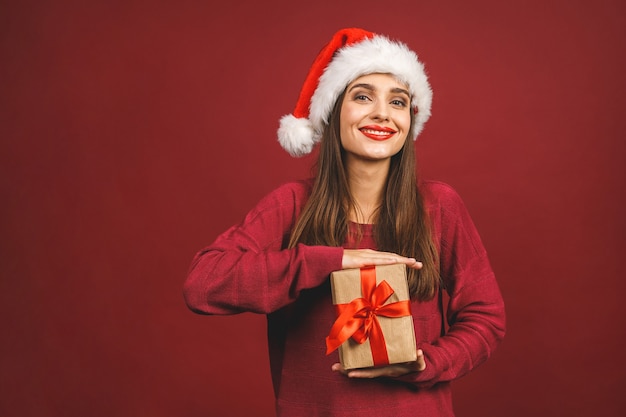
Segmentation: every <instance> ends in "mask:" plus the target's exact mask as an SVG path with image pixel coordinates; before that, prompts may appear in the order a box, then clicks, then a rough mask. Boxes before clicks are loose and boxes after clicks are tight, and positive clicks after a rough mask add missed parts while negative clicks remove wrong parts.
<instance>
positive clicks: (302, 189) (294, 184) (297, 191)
mask: <svg viewBox="0 0 626 417" xmlns="http://www.w3.org/2000/svg"><path fill="white" fill-rule="evenodd" d="M312 187H313V180H310V179H306V180H295V181H289V182H285V183H283V184H281V185H279V186H278V187H276V188H275V189H274V190H273V191H271V192H270V193H269V194H268V195H267V196H266V197H272V198H273V199H278V200H281V201H282V200H284V199H287V200H289V199H294V200H300V199H302V198H305V199H306V198H308V196H309V195H310V194H311V189H312Z"/></svg>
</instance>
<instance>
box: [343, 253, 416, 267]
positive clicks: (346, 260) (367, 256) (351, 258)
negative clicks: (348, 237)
mask: <svg viewBox="0 0 626 417" xmlns="http://www.w3.org/2000/svg"><path fill="white" fill-rule="evenodd" d="M391 264H405V265H406V266H408V267H410V268H414V269H420V268H421V267H422V263H421V262H418V261H417V260H416V259H415V258H407V257H404V256H401V255H398V254H396V253H391V252H379V251H376V250H371V249H344V250H343V259H342V260H341V268H342V269H350V268H363V267H364V266H371V265H391Z"/></svg>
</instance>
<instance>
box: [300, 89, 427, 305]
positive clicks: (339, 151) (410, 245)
mask: <svg viewBox="0 0 626 417" xmlns="http://www.w3.org/2000/svg"><path fill="white" fill-rule="evenodd" d="M344 95H345V93H344V94H341V95H340V96H339V98H338V99H337V101H336V102H335V105H334V107H333V111H332V112H331V114H330V118H329V123H328V126H326V128H325V129H324V131H323V133H322V139H321V144H320V149H319V156H318V159H317V175H316V176H315V181H314V184H313V189H312V192H311V196H310V197H309V200H308V201H307V203H306V205H305V206H304V209H303V210H302V213H301V214H300V216H299V217H298V220H297V221H296V225H295V227H294V229H293V231H292V233H291V239H290V241H289V247H290V248H293V247H295V246H296V245H297V244H298V243H303V244H308V245H326V246H342V245H343V244H344V242H345V240H346V236H347V233H348V223H349V221H348V213H350V212H351V209H353V208H354V207H355V202H354V200H353V199H352V194H351V193H350V186H349V183H348V178H347V175H346V170H345V166H344V158H343V154H344V151H343V148H342V147H341V139H340V113H341V103H342V102H343V98H344ZM411 113H412V112H411ZM411 117H414V115H413V114H411ZM412 125H413V123H411V126H412ZM412 137H413V135H412V132H409V134H408V135H407V139H406V140H405V141H404V146H403V147H402V149H401V150H400V151H399V152H398V153H397V154H396V155H394V156H392V157H391V164H390V168H389V174H388V177H387V185H386V187H385V190H384V198H383V201H382V204H381V206H380V207H379V209H378V211H377V213H376V218H375V219H374V220H375V222H374V223H375V227H374V239H375V240H376V244H377V246H378V250H381V251H388V252H395V253H398V254H400V255H403V256H407V257H413V258H416V259H417V260H419V261H420V262H422V263H423V267H422V269H421V270H419V271H418V270H415V269H412V268H407V273H408V282H409V291H410V293H411V297H412V298H416V299H418V300H430V299H432V298H433V297H434V295H435V289H436V288H437V285H438V283H439V267H438V264H439V255H438V253H437V249H436V247H435V245H434V243H433V239H432V235H431V227H430V222H429V219H428V216H427V213H426V211H425V208H424V203H423V200H422V197H421V195H420V193H419V190H418V187H417V177H416V158H415V145H414V143H413V140H411V138H412Z"/></svg>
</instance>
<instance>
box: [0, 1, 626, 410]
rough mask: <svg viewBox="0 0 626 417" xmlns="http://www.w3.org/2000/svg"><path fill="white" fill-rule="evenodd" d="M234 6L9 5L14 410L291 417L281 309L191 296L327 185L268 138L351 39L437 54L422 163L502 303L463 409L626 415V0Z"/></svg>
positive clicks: (2, 42)
mask: <svg viewBox="0 0 626 417" xmlns="http://www.w3.org/2000/svg"><path fill="white" fill-rule="evenodd" d="M221 3H223V5H221V6H219V7H218V8H217V9H216V6H214V5H211V4H210V2H202V1H191V0H189V1H171V2H167V1H155V2H140V1H135V0H127V1H87V2H82V1H55V2H42V1H34V0H21V1H12V2H10V1H9V2H7V1H5V2H2V3H0V170H1V172H0V187H1V188H0V190H1V195H2V204H1V205H0V222H1V223H0V225H1V229H0V236H1V240H0V242H1V243H0V245H1V246H0V257H1V262H0V273H1V280H0V323H1V325H2V342H1V343H0V415H2V416H7V417H10V416H20V417H25V416H64V417H67V416H168V417H169V416H184V417H195V416H220V417H221V416H225V417H230V416H233V417H234V416H271V415H272V412H273V403H272V392H271V387H270V378H269V370H268V362H267V350H266V346H265V339H264V332H265V321H264V318H263V317H261V316H255V315H251V314H243V315H239V316H234V317H203V316H198V315H194V314H192V313H191V312H190V311H188V310H187V309H186V307H185V305H184V302H183V298H182V294H181V292H182V284H183V281H184V278H185V274H186V270H187V267H188V265H189V263H190V261H191V258H192V256H193V254H194V253H195V251H196V250H198V249H200V248H201V247H202V246H204V245H205V244H207V243H209V242H210V241H212V240H213V238H214V237H215V236H216V234H217V233H219V232H221V231H223V230H225V229H226V228H227V227H228V226H230V225H231V224H233V223H235V222H237V221H239V220H240V219H241V217H242V216H243V215H244V214H245V212H246V211H247V210H248V209H249V208H251V207H252V205H253V204H255V202H256V201H257V200H258V199H259V198H260V197H261V196H262V195H264V194H265V193H267V192H268V191H269V190H271V189H272V188H274V187H276V186H277V185H279V184H280V183H282V182H285V181H288V180H291V179H294V178H301V177H303V176H306V175H307V174H308V172H309V171H308V170H309V168H308V167H309V165H310V162H311V159H310V158H309V159H306V158H305V159H304V160H293V159H291V158H290V157H288V156H287V155H286V153H285V152H283V151H282V150H281V149H280V147H279V146H278V144H277V143H276V140H275V130H276V128H277V124H278V119H279V117H280V116H281V115H283V114H286V113H289V112H290V111H291V110H292V107H293V106H294V104H295V100H296V98H297V94H298V91H299V88H300V85H301V82H302V81H303V79H304V76H305V73H306V71H307V69H308V67H309V64H310V63H311V61H312V60H313V58H314V56H315V54H316V53H317V51H318V50H319V49H320V48H321V46H322V44H323V43H324V42H326V40H327V39H328V38H329V37H330V35H331V34H332V33H333V32H334V31H335V30H336V29H337V28H339V27H343V26H362V27H365V28H368V29H370V30H373V31H378V32H382V33H386V34H389V35H391V36H393V37H398V38H400V39H402V40H403V41H405V42H406V43H408V44H409V45H410V46H411V47H413V48H414V49H416V50H417V51H418V52H419V53H420V56H421V58H422V59H423V60H424V61H425V62H426V64H427V68H428V71H429V73H430V76H431V81H432V85H433V88H434V91H435V98H434V106H433V117H432V119H431V121H430V122H429V123H428V124H427V126H426V130H425V132H424V133H423V135H422V136H421V137H420V139H419V142H418V152H419V158H420V161H421V164H422V172H423V174H424V176H426V177H429V178H436V179H440V180H444V181H447V182H449V183H450V184H452V185H453V186H454V187H456V188H457V190H458V191H459V192H460V193H461V195H462V196H463V198H464V199H465V201H466V204H467V205H468V207H469V209H470V211H471V212H472V214H473V216H474V219H475V222H476V223H477V225H478V227H479V229H480V231H481V233H482V236H483V240H484V243H485V245H486V246H487V248H488V250H489V252H490V255H491V259H492V262H493V266H494V268H495V270H496V272H497V275H498V277H499V282H500V284H501V287H502V291H503V293H504V296H505V299H506V302H507V308H508V319H509V332H508V335H507V337H506V339H505V341H504V343H503V344H502V346H501V348H500V349H499V350H498V351H497V352H496V355H495V356H494V357H493V358H492V360H490V361H489V362H488V363H487V364H485V365H484V366H482V367H480V368H479V369H477V370H476V371H475V372H474V373H472V374H471V375H469V376H467V377H466V378H464V379H462V380H460V381H458V382H457V383H455V404H456V409H457V412H458V415H459V416H465V417H471V416H476V417H478V416H481V417H483V416H508V417H515V416H530V415H532V416H570V415H585V416H591V415H594V416H621V415H624V414H625V413H626V403H625V400H624V395H623V393H624V388H625V387H624V385H625V382H626V375H625V370H626V366H625V365H626V363H625V359H624V350H625V348H626V346H625V343H624V337H625V334H624V328H625V320H624V315H623V311H624V310H623V301H622V297H623V295H622V294H623V293H624V290H625V285H624V281H625V280H624V278H623V272H622V271H623V268H622V267H621V266H622V265H621V260H622V259H623V258H624V243H625V236H626V234H625V232H626V227H625V226H626V225H625V220H624V215H623V208H622V207H621V204H622V203H623V201H622V200H623V199H624V189H625V188H624V187H625V185H626V184H625V178H624V177H625V171H624V166H623V165H624V162H625V156H626V155H625V152H624V151H625V145H624V132H625V131H626V118H625V117H624V112H625V110H626V94H625V93H626V88H625V87H626V81H625V78H626V77H624V74H625V71H626V54H625V45H626V43H625V42H624V40H625V35H626V33H625V32H626V31H625V29H624V28H626V18H625V16H626V7H624V3H623V2H619V1H617V0H615V1H608V0H607V1H605V0H595V1H591V0H588V1H572V0H570V1H545V0H534V1H524V2H503V1H500V0H478V1H464V0H458V1H445V2H426V1H416V0H411V1H408V0H398V1H395V2H393V3H388V2H387V3H384V2H363V1H359V2H351V1H346V2H336V1H334V0H333V1H317V2H309V3H306V5H301V4H300V3H298V2H292V1H287V0H284V1H274V2H262V1H241V2H221Z"/></svg>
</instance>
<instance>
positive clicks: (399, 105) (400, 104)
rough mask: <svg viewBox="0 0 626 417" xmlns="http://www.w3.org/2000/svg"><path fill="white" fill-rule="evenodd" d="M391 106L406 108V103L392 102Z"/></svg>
mask: <svg viewBox="0 0 626 417" xmlns="http://www.w3.org/2000/svg"><path fill="white" fill-rule="evenodd" d="M391 104H392V105H394V106H398V107H406V102H405V101H404V100H392V101H391Z"/></svg>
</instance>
